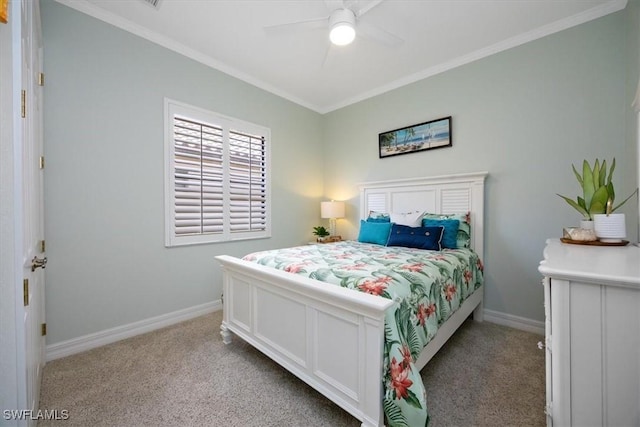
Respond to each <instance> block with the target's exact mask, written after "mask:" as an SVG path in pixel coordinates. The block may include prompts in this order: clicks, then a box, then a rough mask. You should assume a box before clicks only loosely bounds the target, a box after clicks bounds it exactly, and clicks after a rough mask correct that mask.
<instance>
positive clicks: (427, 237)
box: [387, 224, 444, 251]
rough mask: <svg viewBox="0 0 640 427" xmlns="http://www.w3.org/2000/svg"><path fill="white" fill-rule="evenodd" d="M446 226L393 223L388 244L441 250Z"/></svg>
mask: <svg viewBox="0 0 640 427" xmlns="http://www.w3.org/2000/svg"><path fill="white" fill-rule="evenodd" d="M443 231H444V227H409V226H406V225H398V224H393V226H392V227H391V234H389V241H388V242H387V246H404V247H406V248H416V249H428V250H431V251H439V250H440V249H442V248H441V246H440V239H442V232H443Z"/></svg>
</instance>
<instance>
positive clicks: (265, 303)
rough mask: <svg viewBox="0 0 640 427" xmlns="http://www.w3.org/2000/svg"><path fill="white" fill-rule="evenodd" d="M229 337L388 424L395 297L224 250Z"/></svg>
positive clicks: (373, 421)
mask: <svg viewBox="0 0 640 427" xmlns="http://www.w3.org/2000/svg"><path fill="white" fill-rule="evenodd" d="M216 259H217V260H218V261H219V262H220V263H221V265H222V268H223V310H224V313H223V321H222V325H221V327H220V329H221V334H222V337H223V341H224V342H225V343H226V344H228V343H230V342H231V338H232V334H231V333H233V334H235V335H237V336H239V337H240V338H242V339H243V340H245V341H247V342H248V343H250V344H251V345H253V346H254V347H256V348H257V349H258V350H260V351H262V352H263V353H265V354H266V355H267V356H268V357H270V358H271V359H273V360H274V361H276V362H277V363H279V364H280V365H281V366H283V367H284V368H286V369H287V370H289V371H290V372H292V373H293V374H294V375H296V376H297V377H298V378H300V379H301V380H303V381H305V382H306V383H307V384H309V385H310V386H311V387H313V388H315V389H316V390H317V391H319V392H320V393H322V394H323V395H324V396H326V397H327V398H328V399H330V400H331V401H333V402H334V403H336V404H337V405H339V406H340V407H342V408H343V409H344V410H345V411H347V412H349V413H350V414H351V415H353V416H354V417H355V418H357V419H359V420H360V421H362V425H363V426H383V425H384V414H383V409H382V393H383V390H382V354H383V345H384V314H385V310H386V309H387V308H388V307H390V306H391V305H393V304H394V303H393V301H391V300H385V299H382V298H379V297H375V296H372V295H368V294H366V293H362V292H356V291H353V290H350V289H344V288H341V287H339V286H334V285H326V284H323V283H319V282H317V281H315V280H312V279H309V278H306V277H302V276H296V275H293V274H291V273H287V272H284V271H280V270H274V269H272V268H268V267H264V266H261V265H258V264H255V263H252V262H248V261H243V260H240V259H238V258H234V257H230V256H226V255H222V256H217V257H216Z"/></svg>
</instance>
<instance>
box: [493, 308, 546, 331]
mask: <svg viewBox="0 0 640 427" xmlns="http://www.w3.org/2000/svg"><path fill="white" fill-rule="evenodd" d="M484 320H486V321H487V322H491V323H495V324H498V325H502V326H508V327H510V328H514V329H519V330H521V331H526V332H532V333H534V334H538V335H544V322H542V321H540V320H533V319H528V318H526V317H520V316H514V315H513V314H508V313H502V312H500V311H494V310H489V309H486V308H485V309H484Z"/></svg>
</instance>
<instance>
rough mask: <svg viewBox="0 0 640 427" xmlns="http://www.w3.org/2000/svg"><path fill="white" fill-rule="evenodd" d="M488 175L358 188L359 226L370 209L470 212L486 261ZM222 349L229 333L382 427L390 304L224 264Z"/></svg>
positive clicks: (474, 298)
mask: <svg viewBox="0 0 640 427" xmlns="http://www.w3.org/2000/svg"><path fill="white" fill-rule="evenodd" d="M486 176H487V173H486V172H480V173H471V174H459V175H447V176H438V177H430V178H416V179H404V180H393V181H380V182H370V183H365V184H361V185H360V186H359V187H360V217H361V218H363V219H364V218H366V216H367V215H368V212H369V211H370V210H376V211H383V212H408V211H414V210H424V211H427V212H438V213H457V212H466V211H470V212H471V230H472V237H471V245H472V248H473V249H474V250H475V251H476V252H477V253H478V254H479V255H480V259H483V258H482V255H483V249H484V248H483V245H484V240H483V235H484V228H483V226H484V180H485V177H486ZM216 259H217V260H218V261H219V262H220V263H221V265H222V270H223V321H222V325H221V326H220V329H221V334H222V337H223V341H224V342H225V344H229V343H230V342H231V338H232V333H233V334H235V335H237V336H239V337H240V338H242V339H243V340H245V341H247V342H248V343H250V344H251V345H253V346H254V347H256V348H257V349H258V350H260V351H262V352H263V353H264V354H266V355H267V356H269V357H270V358H271V359H273V360H274V361H276V362H277V363H279V364H280V365H282V366H283V367H284V368H286V369H288V370H289V371H290V372H291V373H293V374H294V375H296V376H297V377H298V378H300V379H302V380H303V381H305V382H306V383H307V384H309V385H310V386H311V387H313V388H315V389H316V390H317V391H319V392H320V393H322V394H323V395H324V396H326V397H327V398H329V399H330V400H331V401H333V402H334V403H336V404H337V405H339V406H340V407H342V408H343V409H344V410H346V411H347V412H349V413H350V414H352V415H353V416H354V417H356V418H357V419H359V420H360V421H362V426H383V425H384V414H383V408H382V396H383V387H382V375H383V372H382V357H383V356H382V353H383V343H384V313H385V310H387V308H389V307H390V306H392V305H393V304H394V303H393V301H392V300H389V299H385V298H381V297H377V296H373V295H369V294H366V293H363V292H357V291H353V290H350V289H345V288H341V287H340V286H336V285H332V284H327V283H323V282H320V281H316V280H312V279H309V278H306V277H302V276H298V275H295V274H291V273H286V272H284V271H281V270H276V269H273V268H270V267H265V266H262V265H258V264H256V263H253V262H248V261H243V260H241V259H238V258H235V257H231V256H227V255H221V256H217V257H216ZM482 298H483V288H482V287H481V288H479V289H477V290H476V291H475V292H474V293H473V294H472V295H471V296H470V297H469V298H467V299H466V300H465V302H464V303H463V304H462V306H461V307H460V309H458V310H457V311H456V312H455V313H454V314H453V315H452V316H451V317H450V318H449V319H448V320H447V321H446V322H445V323H444V324H442V325H441V327H440V329H439V330H438V333H437V334H436V336H435V337H434V338H433V339H432V340H431V342H429V344H428V345H427V347H425V349H424V350H423V351H422V353H421V354H420V357H419V359H418V360H417V362H416V365H417V367H418V369H422V368H423V367H424V366H425V365H426V363H427V362H428V361H429V360H430V359H431V358H432V357H433V355H435V354H436V352H437V351H438V350H439V349H440V348H441V347H442V346H443V345H444V343H445V342H446V341H447V340H448V339H449V337H450V336H451V335H453V333H454V332H455V331H456V329H458V327H459V326H460V325H461V324H462V323H463V322H464V321H465V320H466V319H467V317H469V315H470V314H471V313H473V317H474V319H475V320H477V321H482V310H483V305H482Z"/></svg>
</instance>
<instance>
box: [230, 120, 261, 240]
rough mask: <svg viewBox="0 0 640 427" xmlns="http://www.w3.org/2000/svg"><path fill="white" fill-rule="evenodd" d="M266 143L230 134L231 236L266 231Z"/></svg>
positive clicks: (259, 139)
mask: <svg viewBox="0 0 640 427" xmlns="http://www.w3.org/2000/svg"><path fill="white" fill-rule="evenodd" d="M265 175H266V164H265V139H264V137H263V136H258V135H249V134H247V133H242V132H238V131H234V130H232V131H230V132H229V213H230V225H231V232H232V233H234V232H242V231H262V230H265V229H266V216H267V215H266V213H267V209H266V206H267V194H266V181H265Z"/></svg>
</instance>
